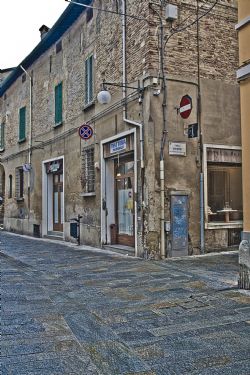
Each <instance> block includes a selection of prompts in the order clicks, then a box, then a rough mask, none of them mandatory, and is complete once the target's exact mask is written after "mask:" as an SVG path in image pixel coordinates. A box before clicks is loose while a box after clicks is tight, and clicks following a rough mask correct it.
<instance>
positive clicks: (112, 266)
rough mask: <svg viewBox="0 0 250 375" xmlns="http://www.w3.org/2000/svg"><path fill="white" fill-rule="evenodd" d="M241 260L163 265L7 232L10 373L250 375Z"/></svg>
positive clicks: (1, 241) (2, 242) (5, 336)
mask: <svg viewBox="0 0 250 375" xmlns="http://www.w3.org/2000/svg"><path fill="white" fill-rule="evenodd" d="M237 257H238V255H237V253H228V254H218V255H212V256H211V255H210V256H204V257H190V258H185V259H179V260H168V261H158V262H154V261H145V260H140V259H135V258H129V257H122V256H115V255H110V254H107V253H104V252H101V251H99V252H97V251H94V250H90V249H88V248H85V249H84V248H83V247H81V249H78V250H77V249H76V247H73V246H71V247H70V246H66V245H65V244H62V243H61V242H60V243H59V242H58V243H55V242H48V241H44V240H36V239H29V238H27V237H22V236H17V235H13V234H8V233H6V232H0V259H1V304H2V311H1V331H2V332H1V333H2V339H1V356H2V363H1V366H2V368H1V375H6V374H11V375H23V374H42V375H50V374H53V375H56V374H60V375H73V374H76V375H80V374H84V375H97V374H98V375H125V374H126V375H135V374H136V375H161V374H162V375H186V374H188V375H217V374H220V375H222V374H224V375H249V374H250V304H249V302H250V294H249V292H244V291H239V290H237V288H236V284H237V273H238V264H237V262H238V259H237Z"/></svg>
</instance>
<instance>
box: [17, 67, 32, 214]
mask: <svg viewBox="0 0 250 375" xmlns="http://www.w3.org/2000/svg"><path fill="white" fill-rule="evenodd" d="M20 68H21V69H22V70H23V71H24V73H25V74H26V75H27V76H28V77H29V89H30V90H29V91H30V100H29V107H30V116H29V144H28V149H29V152H28V164H29V167H30V169H29V172H28V208H29V213H28V214H29V215H30V180H31V176H30V173H31V152H32V151H31V147H32V77H31V75H30V74H29V73H28V72H27V71H26V70H25V69H24V67H23V66H22V65H20Z"/></svg>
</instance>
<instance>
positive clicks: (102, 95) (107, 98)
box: [97, 80, 143, 104]
mask: <svg viewBox="0 0 250 375" xmlns="http://www.w3.org/2000/svg"><path fill="white" fill-rule="evenodd" d="M107 86H116V87H124V88H126V89H132V90H136V91H137V92H138V93H139V95H140V96H139V103H141V102H142V93H143V88H141V87H140V81H138V86H137V87H134V86H129V85H127V84H123V83H115V82H106V81H105V80H104V81H103V82H102V86H101V91H99V93H98V94H97V101H98V103H100V104H109V103H110V102H111V94H110V92H109V91H108V89H107Z"/></svg>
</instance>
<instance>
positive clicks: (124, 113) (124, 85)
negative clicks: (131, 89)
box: [122, 0, 144, 168]
mask: <svg viewBox="0 0 250 375" xmlns="http://www.w3.org/2000/svg"><path fill="white" fill-rule="evenodd" d="M125 3H126V0H122V14H123V16H122V85H123V88H122V94H123V95H122V97H123V99H124V105H123V121H124V122H126V123H127V124H130V125H133V126H136V127H138V128H139V131H140V164H141V168H144V137H143V124H142V123H140V122H137V121H133V120H129V119H128V118H127V115H128V113H127V112H128V111H127V101H126V98H127V88H126V83H127V69H126V4H125Z"/></svg>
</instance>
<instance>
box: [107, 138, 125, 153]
mask: <svg viewBox="0 0 250 375" xmlns="http://www.w3.org/2000/svg"><path fill="white" fill-rule="evenodd" d="M126 147H127V142H126V138H122V139H119V140H118V141H115V142H112V143H110V153H111V154H113V153H115V152H119V151H123V150H126Z"/></svg>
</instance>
